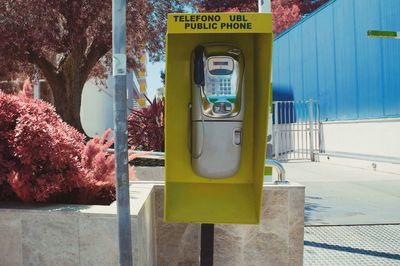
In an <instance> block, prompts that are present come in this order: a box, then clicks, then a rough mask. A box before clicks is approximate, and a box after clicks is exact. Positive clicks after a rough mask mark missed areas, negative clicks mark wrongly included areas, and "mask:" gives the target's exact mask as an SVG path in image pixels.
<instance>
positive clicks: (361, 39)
mask: <svg viewBox="0 0 400 266" xmlns="http://www.w3.org/2000/svg"><path fill="white" fill-rule="evenodd" d="M379 2H380V1H379V0H364V1H361V2H360V1H355V2H354V7H355V10H354V11H355V18H356V20H355V25H356V38H355V45H356V57H357V76H356V77H357V80H358V84H357V85H358V92H359V94H358V97H359V116H360V118H369V117H382V116H383V89H382V88H383V84H382V74H383V73H382V68H381V67H380V66H381V65H382V58H381V44H382V39H380V38H368V36H367V34H366V32H367V31H368V30H371V29H380V27H379V28H377V26H378V25H380V19H381V16H380V11H379V10H380V4H379ZM364 6H368V8H364Z"/></svg>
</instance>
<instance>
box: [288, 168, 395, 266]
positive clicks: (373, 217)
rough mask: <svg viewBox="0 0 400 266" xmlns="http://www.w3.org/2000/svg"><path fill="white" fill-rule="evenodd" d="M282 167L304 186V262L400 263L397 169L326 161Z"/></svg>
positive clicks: (342, 263)
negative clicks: (361, 167)
mask: <svg viewBox="0 0 400 266" xmlns="http://www.w3.org/2000/svg"><path fill="white" fill-rule="evenodd" d="M284 166H285V169H286V171H287V176H288V179H289V180H290V181H294V182H298V183H301V184H303V185H305V186H306V199H305V222H306V228H305V232H304V265H305V266H308V265H310V266H314V265H318V266H319V265H323V266H325V265H335V266H336V265H340V266H341V265H371V266H372V265H373V266H375V265H377V266H378V265H385V266H386V265H400V173H399V174H389V173H383V172H377V171H372V170H367V169H360V168H355V167H350V166H341V165H335V164H330V163H326V162H320V163H311V162H291V163H285V164H284ZM389 224H390V225H389ZM321 225H322V226H321Z"/></svg>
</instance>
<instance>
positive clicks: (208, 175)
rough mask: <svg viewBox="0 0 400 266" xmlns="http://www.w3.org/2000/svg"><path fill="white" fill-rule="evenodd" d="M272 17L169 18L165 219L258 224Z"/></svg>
mask: <svg viewBox="0 0 400 266" xmlns="http://www.w3.org/2000/svg"><path fill="white" fill-rule="evenodd" d="M272 40H273V33H272V17H271V14H268V13H239V14H238V13H201V14H169V15H168V31H167V53H166V56H167V62H166V91H165V92H166V93H165V98H166V109H165V150H166V152H165V213H164V214H165V220H166V221H167V222H192V223H209V224H215V223H235V224H255V223H259V221H260V211H261V200H262V190H263V179H264V160H265V151H266V135H267V123H268V110H269V104H270V99H269V97H270V93H269V90H270V83H271V62H272V60H271V58H272Z"/></svg>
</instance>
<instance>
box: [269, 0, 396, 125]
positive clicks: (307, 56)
mask: <svg viewBox="0 0 400 266" xmlns="http://www.w3.org/2000/svg"><path fill="white" fill-rule="evenodd" d="M399 16H400V0H385V1H381V0H363V1H357V0H332V1H331V2H329V3H328V4H327V5H325V6H324V7H323V8H321V9H320V10H318V11H316V12H314V13H313V14H311V15H309V16H308V17H307V18H305V19H303V20H302V21H301V22H300V23H298V24H297V25H295V26H294V27H292V28H291V29H289V30H288V31H286V32H285V33H283V34H282V35H281V36H279V37H278V38H277V39H276V40H275V44H274V55H273V56H274V57H273V68H274V70H273V71H274V73H275V71H276V69H277V68H279V70H278V72H279V75H275V74H274V80H273V88H274V98H276V95H278V94H281V95H282V94H285V95H287V94H288V92H291V93H292V95H293V98H294V100H303V99H308V98H313V99H317V100H319V101H320V104H321V118H322V119H323V120H343V119H367V118H381V117H393V116H397V117H398V116H400V40H394V39H372V38H367V31H368V30H373V29H376V30H393V31H400V18H399ZM278 61H279V62H278ZM287 73H289V74H287ZM283 79H289V81H287V80H283Z"/></svg>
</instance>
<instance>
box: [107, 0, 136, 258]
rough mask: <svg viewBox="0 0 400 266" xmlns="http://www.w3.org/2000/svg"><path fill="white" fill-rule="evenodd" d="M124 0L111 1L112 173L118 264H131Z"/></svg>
mask: <svg viewBox="0 0 400 266" xmlns="http://www.w3.org/2000/svg"><path fill="white" fill-rule="evenodd" d="M125 42H126V2H125V0H113V1H112V53H113V76H114V133H115V175H116V179H117V187H116V190H117V215H118V248H119V264H120V265H121V266H131V265H133V263H132V238H131V215H130V204H129V180H128V144H127V122H126V119H127V99H126V97H127V94H126V45H125Z"/></svg>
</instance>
